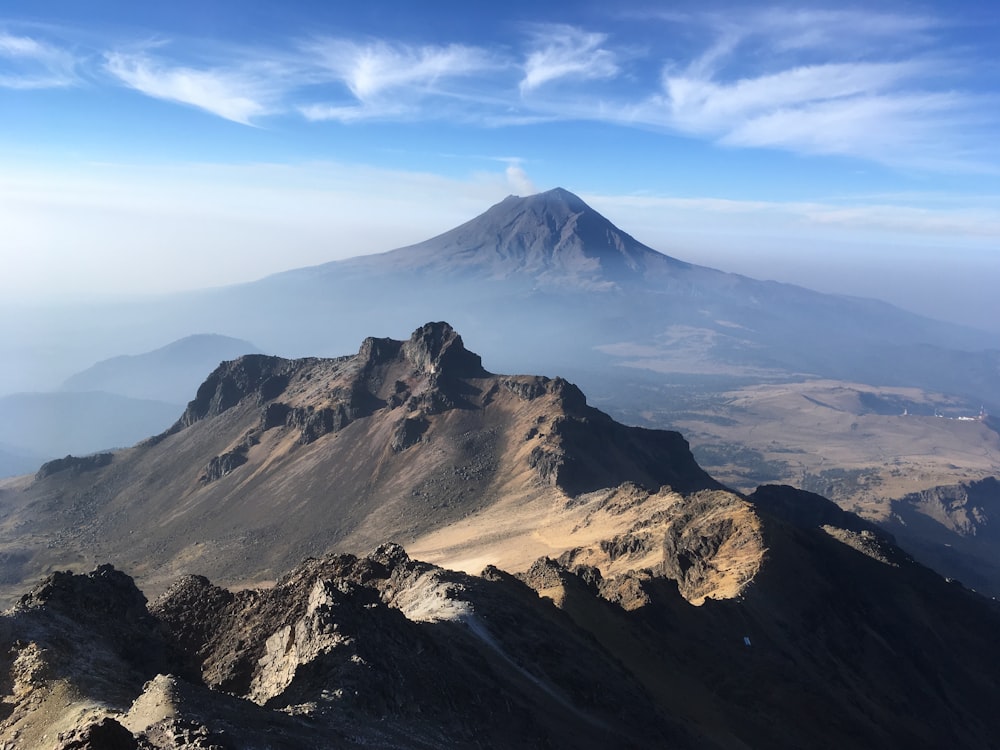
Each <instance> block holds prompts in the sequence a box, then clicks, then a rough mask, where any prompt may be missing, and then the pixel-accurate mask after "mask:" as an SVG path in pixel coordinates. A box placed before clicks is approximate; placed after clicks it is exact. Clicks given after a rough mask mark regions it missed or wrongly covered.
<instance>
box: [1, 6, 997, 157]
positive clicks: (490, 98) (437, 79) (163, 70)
mask: <svg viewBox="0 0 1000 750" xmlns="http://www.w3.org/2000/svg"><path fill="white" fill-rule="evenodd" d="M652 18H653V20H651V19H650V18H646V19H644V20H643V21H642V22H643V23H644V24H645V25H646V26H647V27H648V26H649V25H650V24H651V23H660V24H662V31H663V33H662V36H661V37H660V38H659V39H654V40H653V41H647V42H646V43H645V45H644V46H642V47H639V46H634V45H633V46H626V45H623V44H619V43H617V42H616V40H617V39H619V38H622V37H625V38H627V37H626V34H627V33H628V31H627V30H623V28H622V26H620V25H619V26H616V27H615V36H612V35H610V34H609V33H604V31H602V30H599V29H594V28H582V27H578V26H573V25H567V24H536V25H530V26H522V27H520V29H519V31H518V32H517V35H516V36H514V37H512V38H491V39H490V41H489V42H486V41H482V37H480V41H477V43H476V44H471V43H459V42H454V43H431V44H414V43H408V42H402V41H399V40H396V39H388V38H386V39H379V38H365V39H359V38H349V37H346V36H340V37H334V36H318V35H313V36H311V37H309V38H302V37H298V38H296V37H284V38H274V39H272V41H271V42H270V43H269V44H268V45H266V46H256V47H236V46H229V47H222V46H217V45H212V44H211V43H204V42H203V43H201V45H200V46H199V44H198V43H197V42H195V41H194V40H190V39H189V40H182V39H181V40H173V41H172V42H171V43H170V44H169V45H168V44H166V43H160V44H146V45H144V46H139V47H131V48H130V47H127V46H122V45H118V46H114V45H109V46H110V49H111V51H107V52H102V51H100V50H99V48H97V49H92V50H90V52H89V53H88V54H87V55H83V56H80V55H75V54H71V53H70V52H68V51H67V50H66V49H65V48H63V47H60V46H58V45H57V44H54V43H52V42H51V41H46V39H47V38H54V37H52V35H49V37H46V35H45V34H39V35H34V34H33V35H31V36H14V35H12V34H9V33H3V32H0V87H7V88H41V87H46V86H59V85H67V84H70V83H73V82H74V81H78V80H81V79H86V80H88V81H89V82H91V83H95V82H96V83H100V82H101V81H106V80H108V78H109V74H110V78H111V79H112V80H114V81H116V82H118V83H119V84H121V85H124V86H127V87H130V88H132V89H134V90H136V91H138V92H141V93H143V94H145V95H147V96H150V97H154V98H157V99H161V100H166V101H171V102H176V103H179V104H184V105H188V106H192V107H196V108H199V109H201V110H203V111H205V112H208V113H211V114H213V115H216V116H219V117H223V118H225V119H228V120H231V121H233V122H236V123H241V124H245V125H260V124H262V121H263V120H264V119H265V118H266V117H272V116H298V117H302V118H304V119H305V120H307V121H309V122H323V121H336V122H341V123H348V124H349V123H358V122H366V121H372V120H381V121H387V122H414V123H415V122H425V121H442V120H447V121H451V122H455V123H461V124H465V125H474V126H486V127H517V126H524V125H531V124H535V123H539V122H546V121H557V120H583V121H592V122H602V123H611V124H614V125H617V126H620V127H639V128H643V129H647V130H655V131H661V132H663V133H665V134H668V135H678V134H679V135H682V136H685V137H690V138H696V139H700V140H705V141H709V142H712V143H716V144H719V145H721V146H725V147H729V148H740V149H751V148H753V149H759V148H767V149H778V150H784V151H789V152H793V153H799V154H827V155H831V154H832V155H841V156H848V157H855V158H860V159H866V160H871V161H876V162H880V163H883V164H889V165H892V166H894V167H901V168H918V169H930V170H944V171H961V170H965V171H975V170H978V171H986V172H989V171H993V172H996V171H1000V149H998V147H997V146H996V145H995V143H994V138H993V137H992V136H993V134H994V133H995V132H996V131H997V128H1000V115H998V114H997V113H998V112H1000V102H997V101H995V100H993V99H990V98H989V97H991V96H994V97H995V94H988V93H984V92H983V87H982V86H981V85H979V86H978V89H977V86H976V84H977V82H981V80H982V79H983V78H984V77H985V75H986V74H984V73H983V72H982V71H981V70H978V69H977V67H976V66H977V63H978V61H977V60H975V59H974V57H973V55H974V51H973V50H972V49H971V48H970V47H959V46H957V45H953V44H949V43H948V42H949V40H950V39H952V38H953V37H951V36H949V34H950V33H951V32H950V31H949V29H950V27H949V25H948V22H946V21H945V20H940V19H935V18H933V17H931V16H927V15H921V14H903V13H892V12H881V11H870V10H867V9H861V10H856V9H855V10H824V9H790V8H787V7H784V8H770V9H769V8H760V7H751V8H746V9H744V8H742V7H736V8H733V9H731V10H730V11H729V12H728V13H727V14H725V15H723V14H718V13H711V12H704V13H689V14H678V13H668V14H660V15H659V16H656V17H652ZM632 20H633V22H634V20H635V19H632ZM647 31H648V29H647ZM636 38H638V37H636ZM646 38H647V39H649V38H650V35H648V34H647V35H646ZM196 48H197V49H196ZM199 52H201V53H206V52H207V54H201V55H199V54H198V53H199ZM101 59H103V61H104V64H103V68H102V69H101V70H99V71H95V70H93V69H90V70H88V69H87V64H85V63H93V61H94V60H101ZM81 71H82V72H81ZM993 88H995V87H993Z"/></svg>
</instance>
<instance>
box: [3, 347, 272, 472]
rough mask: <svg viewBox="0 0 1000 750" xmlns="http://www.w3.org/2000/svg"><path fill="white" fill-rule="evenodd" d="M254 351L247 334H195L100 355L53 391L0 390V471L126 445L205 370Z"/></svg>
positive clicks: (163, 423) (175, 408) (175, 411)
mask: <svg viewBox="0 0 1000 750" xmlns="http://www.w3.org/2000/svg"><path fill="white" fill-rule="evenodd" d="M257 351H258V350H257V348H256V347H255V346H254V345H253V344H251V343H250V342H248V341H241V340H239V339H234V338H230V337H227V336H217V335H210V334H198V335H193V336H187V337H185V338H183V339H181V340H179V341H175V342H173V343H171V344H168V345H167V346H164V347H161V348H159V349H155V350H153V351H151V352H146V353H144V354H138V355H128V356H120V357H114V358H112V359H107V360H103V361H101V362H98V363H96V364H94V365H92V366H91V367H89V368H87V369H86V370H83V371H82V372H79V373H77V374H75V375H73V376H71V377H70V378H68V379H67V380H66V381H65V382H64V383H63V385H62V387H61V389H60V390H59V391H53V392H34V393H15V394H11V395H7V396H0V477H4V476H13V475H17V474H27V473H34V472H35V471H36V470H37V469H38V467H39V466H40V465H41V464H42V463H43V462H45V461H47V460H50V459H53V458H60V457H63V456H65V455H67V454H74V455H77V456H80V455H86V454H89V453H94V452H96V451H101V450H107V449H111V448H125V447H128V446H131V445H134V444H135V443H137V442H138V441H140V440H142V439H143V438H147V437H149V436H150V435H153V434H156V433H159V432H162V431H163V430H164V429H166V428H167V427H168V426H170V425H171V424H173V423H174V422H175V421H176V420H177V416H178V415H179V414H180V413H181V412H182V411H183V409H184V405H185V404H187V402H188V401H189V400H190V398H191V396H192V395H193V394H194V392H195V390H196V389H197V387H198V385H199V383H201V382H202V381H203V380H204V379H205V374H206V373H208V372H211V371H212V370H213V369H214V368H215V367H216V366H217V365H218V364H219V363H220V362H222V361H223V360H227V359H233V358H235V357H238V356H240V355H242V354H252V353H254V352H257Z"/></svg>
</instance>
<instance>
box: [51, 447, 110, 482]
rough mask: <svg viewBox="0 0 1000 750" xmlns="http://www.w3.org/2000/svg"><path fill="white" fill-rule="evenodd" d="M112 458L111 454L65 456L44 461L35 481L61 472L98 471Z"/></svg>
mask: <svg viewBox="0 0 1000 750" xmlns="http://www.w3.org/2000/svg"><path fill="white" fill-rule="evenodd" d="M113 458H114V454H113V453H95V454H93V455H91V456H79V457H78V456H66V457H65V458H56V459H53V460H52V461H46V462H45V463H44V464H42V465H41V466H40V467H39V469H38V472H37V473H36V474H35V479H45V478H46V477H50V476H52V475H53V474H58V473H60V472H63V471H72V472H74V473H77V474H80V473H82V472H85V471H93V470H94V469H100V468H102V467H104V466H107V465H108V464H110V463H111V460H112V459H113Z"/></svg>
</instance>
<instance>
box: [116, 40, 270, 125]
mask: <svg viewBox="0 0 1000 750" xmlns="http://www.w3.org/2000/svg"><path fill="white" fill-rule="evenodd" d="M105 67H106V69H107V71H108V72H109V73H111V74H112V75H113V76H115V77H116V78H118V79H119V80H120V81H121V82H122V83H124V84H125V85H126V86H128V87H130V88H133V89H135V90H136V91H139V92H141V93H143V94H146V95H147V96H151V97H154V98H156V99H165V100H167V101H173V102H178V103H180V104H187V105H189V106H192V107H198V108H199V109H203V110H205V111H206V112H211V113H212V114H214V115H218V116H219V117H223V118H225V119H227V120H232V121H233V122H238V123H241V124H243V125H250V124H252V121H253V119H254V118H255V117H260V116H261V115H265V114H268V113H269V112H270V111H271V103H272V101H273V100H274V99H275V97H276V89H277V86H276V82H275V81H274V80H273V79H272V76H273V73H274V71H273V70H270V69H268V68H265V69H263V70H251V69H246V68H236V69H228V68H193V67H188V66H183V65H171V64H169V63H165V62H162V61H159V60H156V59H154V58H152V57H150V56H149V55H148V54H146V53H131V54H130V53H125V52H112V53H109V54H108V55H107V61H106V65H105Z"/></svg>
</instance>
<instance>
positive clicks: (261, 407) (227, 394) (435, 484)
mask: <svg viewBox="0 0 1000 750" xmlns="http://www.w3.org/2000/svg"><path fill="white" fill-rule="evenodd" d="M101 458H102V460H101V461H88V462H86V469H87V470H86V472H85V473H81V471H82V468H83V467H84V462H82V461H81V460H77V459H74V460H73V461H71V462H70V463H68V464H66V465H67V466H69V465H70V464H72V465H73V466H74V467H78V468H79V469H80V471H78V470H74V471H72V472H70V471H59V472H56V473H52V472H54V471H55V469H56V468H59V467H57V466H53V467H51V469H50V470H48V471H46V472H42V473H40V474H39V475H38V477H36V478H35V480H34V481H33V482H32V483H31V484H30V485H29V486H27V487H25V488H23V489H19V490H16V491H10V492H5V491H4V490H3V489H0V495H2V496H3V498H4V499H7V500H10V501H11V502H10V504H9V506H8V508H9V510H8V516H7V520H6V522H5V524H0V552H5V551H6V552H7V554H9V555H11V556H13V557H12V559H13V558H14V557H16V559H18V560H23V561H24V564H23V565H21V566H20V568H19V570H21V571H22V573H21V574H20V575H21V580H25V579H26V578H28V577H29V576H31V575H32V574H34V575H38V574H40V573H42V572H44V571H45V570H47V569H48V570H51V569H53V568H59V567H64V566H66V565H69V564H77V562H78V561H79V560H85V561H90V562H91V564H97V563H100V562H104V561H110V562H111V563H113V564H115V565H117V566H120V567H128V568H129V569H130V570H132V571H134V572H135V574H136V576H137V578H138V579H139V580H140V581H142V583H143V585H144V586H149V585H150V584H151V583H152V589H151V590H152V591H153V592H154V593H155V592H158V591H160V590H162V587H164V586H166V585H168V584H169V582H170V581H171V580H172V579H173V577H174V576H175V575H176V574H178V573H182V572H197V573H200V574H204V575H209V576H210V577H212V578H213V579H215V580H219V581H221V582H222V583H225V584H238V583H245V582H248V581H251V582H252V581H255V580H257V581H268V580H274V578H276V577H277V576H278V575H280V574H281V573H282V572H283V571H285V570H287V569H289V568H290V567H291V566H293V565H295V564H296V563H297V562H298V561H299V560H300V559H301V557H302V556H303V555H308V554H314V555H318V554H322V553H324V552H326V551H327V550H329V549H331V548H338V549H346V550H357V549H365V548H369V547H372V546H375V545H377V544H378V543H379V542H380V541H381V540H383V539H384V538H386V537H390V538H396V539H399V540H400V541H401V542H403V543H406V544H407V546H408V547H410V548H412V549H414V550H417V551H418V552H419V553H420V555H421V556H422V557H423V558H424V559H427V560H429V561H432V562H435V563H438V564H442V565H446V566H448V567H457V568H459V569H464V570H468V571H471V572H475V571H478V570H479V569H481V568H482V567H483V565H485V564H487V563H493V564H499V565H503V566H505V567H507V568H510V569H513V570H521V569H524V568H526V567H527V566H528V565H530V564H531V562H532V561H533V560H534V559H535V558H537V557H538V556H540V555H550V556H553V557H557V556H558V555H560V554H562V553H563V552H565V551H567V550H568V549H571V548H574V547H580V546H587V545H592V544H594V543H595V542H597V541H599V540H600V539H603V538H604V536H602V535H603V534H604V530H602V529H597V528H596V527H594V525H593V523H589V528H590V530H589V531H588V530H586V528H585V527H584V526H580V522H582V520H583V517H584V516H585V515H586V514H587V513H589V512H591V511H592V510H597V508H596V506H595V507H591V505H592V504H594V503H597V504H598V505H599V504H600V502H601V499H600V498H601V496H602V495H601V493H605V494H606V493H607V491H609V489H612V488H615V487H618V486H619V485H621V484H623V483H626V482H629V483H632V484H634V485H636V486H637V487H639V488H641V489H642V490H643V491H648V492H650V493H653V494H655V493H658V492H660V491H661V490H663V491H664V492H666V491H667V489H665V488H668V489H669V491H671V492H674V493H680V494H686V493H690V492H697V491H702V490H705V491H714V492H723V491H724V490H723V488H722V487H721V486H720V485H719V484H718V483H717V482H715V481H714V480H712V478H711V477H709V476H708V475H707V474H706V473H705V472H704V471H702V470H701V468H700V467H699V466H698V465H697V463H696V462H695V461H694V459H693V457H692V456H691V452H690V450H689V448H688V445H687V443H686V441H685V440H684V439H683V438H682V437H681V436H680V435H679V434H678V433H676V432H669V431H661V430H647V429H642V428H636V427H626V426H624V425H621V424H619V423H617V422H615V421H614V420H612V419H611V418H610V417H608V416H607V415H606V414H604V413H603V412H601V411H599V410H597V409H594V408H593V407H591V406H589V405H588V404H587V400H586V398H585V397H584V395H583V393H582V392H581V391H580V390H579V389H578V388H577V387H576V386H574V385H573V384H571V383H569V382H567V381H566V380H563V379H561V378H548V377H543V376H533V375H495V374H492V373H490V372H488V371H487V370H486V369H485V368H484V367H483V365H482V361H481V359H480V357H479V356H478V355H476V354H474V353H472V352H470V351H469V350H468V349H466V348H465V346H464V343H463V341H462V338H461V336H459V335H458V333H456V332H455V331H454V330H453V329H452V328H451V327H450V326H449V325H448V324H447V323H429V324H427V325H425V326H422V327H421V328H419V329H417V330H416V331H415V332H414V333H413V335H412V336H411V337H410V338H409V339H408V340H406V341H397V340H393V339H385V338H368V339H365V340H364V342H363V343H362V345H361V347H360V348H359V350H358V353H357V354H356V355H353V356H346V357H339V358H334V359H319V358H306V359H297V360H288V359H282V358H279V357H270V356H265V355H247V356H244V357H240V358H239V359H236V360H233V361H231V362H225V363H223V364H221V365H220V366H219V367H218V368H216V370H214V371H213V372H212V373H211V374H210V375H209V376H208V378H207V379H206V380H205V382H204V383H203V384H202V385H201V387H200V388H199V389H198V392H197V394H196V395H195V398H194V399H193V400H192V401H191V402H190V403H189V404H188V406H187V408H186V409H185V411H184V413H183V414H182V415H181V417H180V418H179V419H178V420H177V422H176V423H175V424H174V425H173V426H172V427H171V428H170V429H168V430H166V431H165V432H164V433H162V434H160V435H158V436H155V437H153V438H150V439H148V440H146V441H144V442H143V443H140V444H139V445H137V446H135V447H134V448H132V449H129V450H126V451H119V452H116V453H115V454H113V455H112V456H111V457H110V459H109V458H108V457H107V456H102V457H101ZM63 463H66V462H65V461H64V462H63ZM60 466H62V463H61V464H60ZM41 506H45V507H47V508H48V511H47V512H46V513H45V514H40V513H38V512H37V510H38V508H39V507H41ZM512 506H514V507H512ZM333 509H335V511H334V510H333ZM635 512H639V511H638V509H636V511H635ZM523 514H527V515H538V514H543V515H544V516H545V517H546V518H548V519H549V523H553V524H557V525H558V526H559V529H560V530H559V532H558V536H559V537H560V539H557V538H556V536H555V535H552V536H550V537H548V538H550V539H552V540H553V541H552V542H551V543H547V542H545V541H544V539H545V537H543V536H539V535H537V534H536V533H535V532H536V531H537V529H536V528H532V527H530V526H528V525H524V524H520V523H510V522H509V521H510V520H511V519H515V518H519V517H522V518H523V517H525V515H523ZM498 516H499V517H504V518H507V519H508V521H507V522H504V523H502V524H501V526H498V525H497V518H498ZM578 517H579V518H578ZM602 518H603V519H604V520H606V521H608V522H609V523H612V524H613V525H616V528H617V526H622V527H623V530H624V526H623V523H624V521H623V519H622V518H618V519H617V520H613V519H612V520H609V519H610V516H609V514H607V513H605V514H604V515H603V516H602ZM592 520H593V519H591V521H592ZM625 520H628V521H629V523H630V524H634V523H636V522H638V520H639V519H638V518H631V516H630V517H629V518H628V519H625ZM539 521H540V522H544V521H543V519H539ZM456 524H464V526H463V529H464V530H463V532H462V534H461V535H460V537H449V536H448V535H447V534H445V536H441V532H444V531H446V530H448V529H453V528H455V527H456ZM626 525H628V524H626ZM564 527H565V528H564ZM501 528H503V529H505V530H504V531H501ZM574 528H577V533H573V532H572V529H574ZM561 537H566V538H565V540H563V539H561ZM518 540H520V541H518ZM473 550H475V551H476V552H477V553H478V554H477V555H476V557H482V555H483V554H486V557H487V559H485V560H479V559H474V560H470V559H469V557H470V552H471V551H473ZM463 561H465V562H463ZM12 571H13V569H12ZM9 591H10V592H11V593H12V590H11V589H9Z"/></svg>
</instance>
